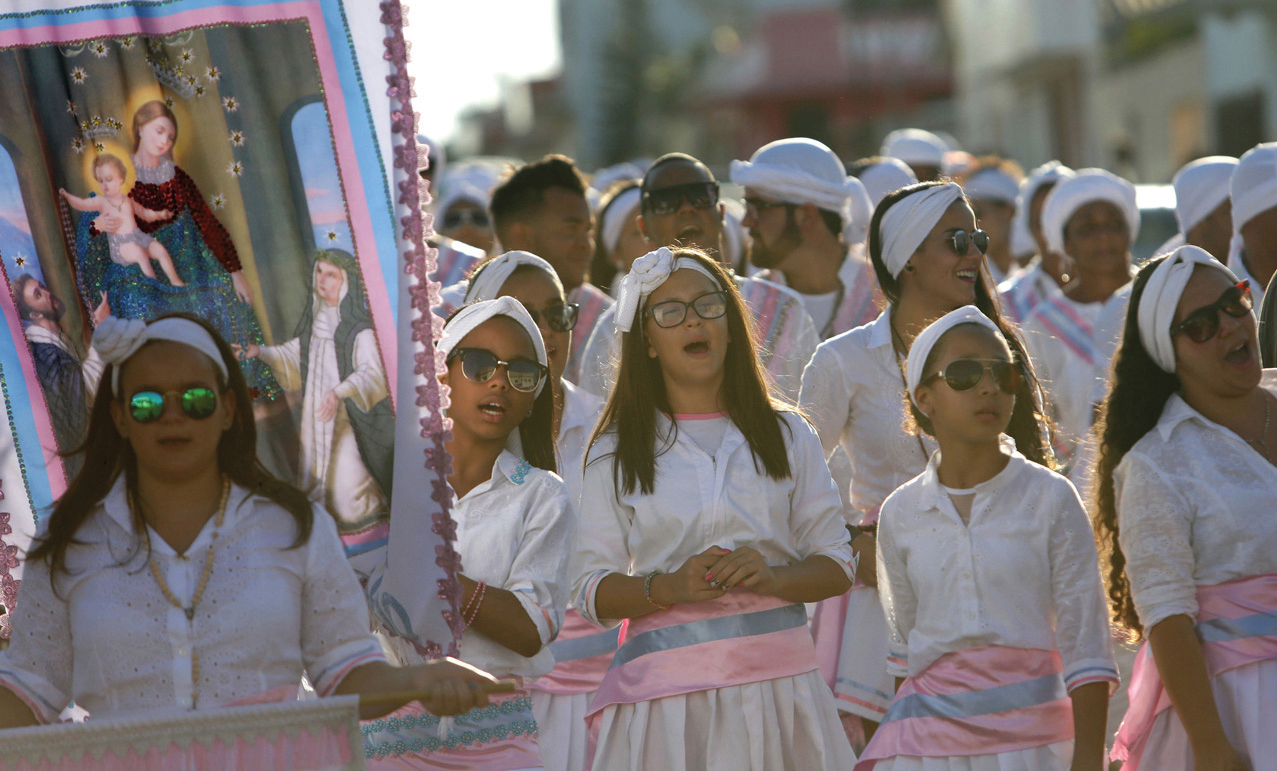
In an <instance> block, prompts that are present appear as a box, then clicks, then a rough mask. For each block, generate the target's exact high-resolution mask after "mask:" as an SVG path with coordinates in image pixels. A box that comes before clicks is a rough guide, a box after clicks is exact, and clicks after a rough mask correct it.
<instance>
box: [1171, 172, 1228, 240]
mask: <svg viewBox="0 0 1277 771" xmlns="http://www.w3.org/2000/svg"><path fill="white" fill-rule="evenodd" d="M1236 168H1237V159H1236V158H1233V157H1230V156H1227V155H1211V156H1208V157H1206V158H1198V159H1197V160H1195V161H1193V162H1191V163H1189V164H1187V165H1186V166H1184V168H1182V169H1180V170H1179V171H1177V172H1176V173H1175V178H1174V179H1172V180H1171V184H1172V185H1174V186H1175V217H1176V219H1178V220H1179V232H1180V233H1188V231H1190V230H1192V229H1193V228H1195V227H1197V225H1198V224H1200V223H1201V221H1202V220H1204V219H1206V218H1207V217H1208V216H1210V213H1211V212H1213V211H1215V210H1216V209H1218V208H1219V206H1220V204H1222V203H1224V201H1227V200H1228V195H1229V182H1230V181H1231V180H1232V178H1233V170H1234V169H1236Z"/></svg>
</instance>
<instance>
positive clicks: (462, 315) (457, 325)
mask: <svg viewBox="0 0 1277 771" xmlns="http://www.w3.org/2000/svg"><path fill="white" fill-rule="evenodd" d="M497 316H508V317H510V318H512V319H514V320H515V321H517V322H519V323H520V324H522V325H523V330H524V331H525V332H527V333H528V337H530V338H532V347H533V348H534V349H536V352H537V362H538V363H540V364H541V366H543V367H549V366H550V359H549V357H548V356H546V355H545V341H544V340H542V339H541V330H540V329H537V325H536V322H535V321H533V320H532V317H531V316H529V315H528V311H527V309H526V308H524V307H523V303H521V302H519V301H518V300H516V299H514V298H513V297H498V298H497V299H495V300H484V301H483V302H477V303H474V304H473V305H467V306H466V307H464V308H462V309H461V310H459V311H457V314H456V315H455V316H453V317H452V318H451V319H449V320H448V323H447V324H445V325H444V327H443V337H441V338H439V344H438V345H437V346H436V348H437V350H439V351H441V352H442V353H443V357H444V359H445V360H447V358H448V357H449V356H451V355H452V351H453V349H454V348H456V347H457V346H458V345H459V344H460V343H461V341H462V340H464V339H465V337H466V335H468V334H470V333H471V332H473V331H474V330H475V328H477V327H478V326H479V325H480V324H482V323H483V322H485V321H488V320H490V319H492V318H495V317H497ZM547 379H548V378H542V379H541V383H540V385H538V386H537V390H536V396H540V395H541V391H542V390H543V389H544V388H545V383H546V380H547Z"/></svg>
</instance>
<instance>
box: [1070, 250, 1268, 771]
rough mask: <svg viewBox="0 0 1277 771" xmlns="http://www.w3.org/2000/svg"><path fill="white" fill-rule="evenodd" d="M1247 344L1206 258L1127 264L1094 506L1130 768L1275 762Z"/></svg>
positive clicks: (1237, 298)
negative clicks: (1128, 642) (1122, 648)
mask: <svg viewBox="0 0 1277 771" xmlns="http://www.w3.org/2000/svg"><path fill="white" fill-rule="evenodd" d="M1257 346H1258V343H1257V340H1256V332H1255V318H1254V316H1253V314H1252V303H1251V300H1250V296H1249V292H1248V291H1247V287H1246V285H1245V284H1244V283H1241V282H1238V280H1237V276H1236V275H1235V274H1233V273H1232V271H1230V270H1229V269H1228V268H1226V267H1224V266H1223V265H1222V264H1220V263H1219V262H1218V261H1216V260H1215V259H1213V258H1212V257H1211V256H1210V255H1209V254H1207V253H1206V252H1205V251H1204V250H1202V249H1200V248H1198V247H1195V246H1184V247H1180V248H1179V249H1177V250H1176V251H1175V252H1173V253H1172V254H1170V255H1169V256H1167V257H1164V258H1160V259H1155V260H1153V261H1151V262H1149V263H1148V264H1146V265H1145V266H1144V267H1143V268H1141V269H1140V272H1139V275H1138V276H1137V277H1136V279H1135V286H1134V289H1133V290H1132V292H1131V303H1130V308H1129V310H1128V311H1127V314H1126V327H1125V330H1124V332H1123V335H1122V344H1121V346H1120V347H1119V348H1118V351H1117V357H1116V359H1115V362H1114V365H1113V384H1112V389H1111V390H1110V392H1109V394H1108V398H1107V400H1106V401H1105V402H1104V405H1103V407H1102V409H1101V414H1100V419H1099V425H1098V428H1099V432H1100V435H1101V437H1102V443H1101V445H1100V460H1099V467H1098V469H1097V471H1096V474H1097V476H1098V479H1099V484H1098V492H1097V495H1096V502H1095V510H1096V533H1097V536H1098V540H1099V543H1100V553H1101V555H1102V556H1103V557H1105V559H1106V564H1105V567H1106V569H1107V577H1108V584H1109V598H1110V600H1111V601H1112V605H1113V614H1114V617H1115V619H1116V620H1117V622H1118V623H1119V624H1120V625H1121V626H1123V627H1125V628H1126V630H1127V631H1128V632H1130V634H1131V635H1132V636H1133V637H1136V638H1139V637H1143V638H1145V644H1144V645H1143V646H1142V647H1141V649H1140V652H1139V655H1138V658H1137V659H1136V665H1135V666H1136V669H1135V674H1134V677H1132V680H1131V693H1130V698H1131V706H1130V708H1129V709H1128V710H1127V713H1126V720H1125V721H1124V722H1123V725H1122V728H1121V729H1120V730H1119V731H1118V733H1117V739H1116V742H1115V744H1114V747H1113V758H1114V759H1116V760H1122V761H1124V763H1125V765H1124V766H1123V767H1124V768H1127V769H1131V771H1139V770H1140V769H1158V771H1164V770H1166V769H1169V770H1170V771H1176V770H1177V769H1185V770H1187V769H1203V768H1213V769H1215V768H1218V769H1255V770H1256V771H1257V769H1260V768H1267V767H1268V765H1269V764H1271V761H1272V759H1273V758H1274V757H1277V600H1275V599H1274V598H1277V550H1275V549H1273V546H1272V545H1273V544H1274V543H1277V516H1275V514H1277V509H1275V508H1274V506H1273V501H1275V500H1277V468H1275V466H1277V421H1274V419H1273V414H1274V413H1277V371H1274V370H1264V369H1261V368H1260V363H1259V352H1258V348H1257Z"/></svg>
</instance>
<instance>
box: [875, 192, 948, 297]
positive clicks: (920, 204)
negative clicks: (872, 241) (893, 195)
mask: <svg viewBox="0 0 1277 771" xmlns="http://www.w3.org/2000/svg"><path fill="white" fill-rule="evenodd" d="M960 198H962V188H961V187H960V186H959V185H958V183H956V182H949V183H947V184H944V185H935V186H933V187H928V188H925V189H923V190H919V191H918V192H916V193H911V194H909V195H907V196H905V197H904V198H901V199H900V200H898V201H896V202H895V203H894V204H893V205H892V206H891V208H890V209H888V210H887V213H886V214H884V215H883V216H882V219H881V220H880V221H879V223H878V235H879V237H880V238H881V240H882V262H883V264H884V265H885V266H886V267H887V270H888V272H890V273H891V275H892V276H896V277H899V276H900V272H901V271H902V270H904V269H905V263H907V262H909V258H910V257H912V256H913V253H914V252H916V251H918V247H919V246H922V242H923V241H924V240H925V239H926V237H927V235H928V234H929V233H931V229H932V228H934V227H935V226H936V223H937V222H939V221H940V218H941V217H943V216H944V213H945V212H946V211H948V210H949V207H950V206H951V205H952V204H953V202H954V201H957V200H959V199H960Z"/></svg>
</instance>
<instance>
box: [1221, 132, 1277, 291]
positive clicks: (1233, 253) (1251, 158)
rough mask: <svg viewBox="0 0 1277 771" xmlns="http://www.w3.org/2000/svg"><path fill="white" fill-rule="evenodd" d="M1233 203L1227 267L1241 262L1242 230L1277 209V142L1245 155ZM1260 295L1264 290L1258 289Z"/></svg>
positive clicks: (1232, 189)
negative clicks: (1231, 233) (1231, 235)
mask: <svg viewBox="0 0 1277 771" xmlns="http://www.w3.org/2000/svg"><path fill="white" fill-rule="evenodd" d="M1230 195H1231V197H1232V199H1233V242H1232V244H1231V245H1230V248H1229V250H1228V264H1229V265H1235V264H1237V260H1239V259H1241V253H1242V247H1243V246H1244V244H1243V242H1242V226H1243V225H1245V224H1246V223H1247V222H1250V221H1251V220H1252V219H1254V218H1255V217H1256V216H1257V215H1259V214H1262V213H1263V212H1266V211H1268V210H1269V209H1271V208H1273V207H1274V206H1277V142H1267V143H1265V144H1262V145H1255V146H1254V147H1252V148H1250V149H1249V150H1247V151H1246V153H1245V155H1243V156H1242V157H1241V159H1240V160H1239V161H1238V163H1237V168H1236V169H1234V170H1233V178H1232V181H1231V183H1230ZM1258 288H1259V290H1260V291H1262V290H1263V289H1264V287H1262V286H1261V287H1258Z"/></svg>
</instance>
